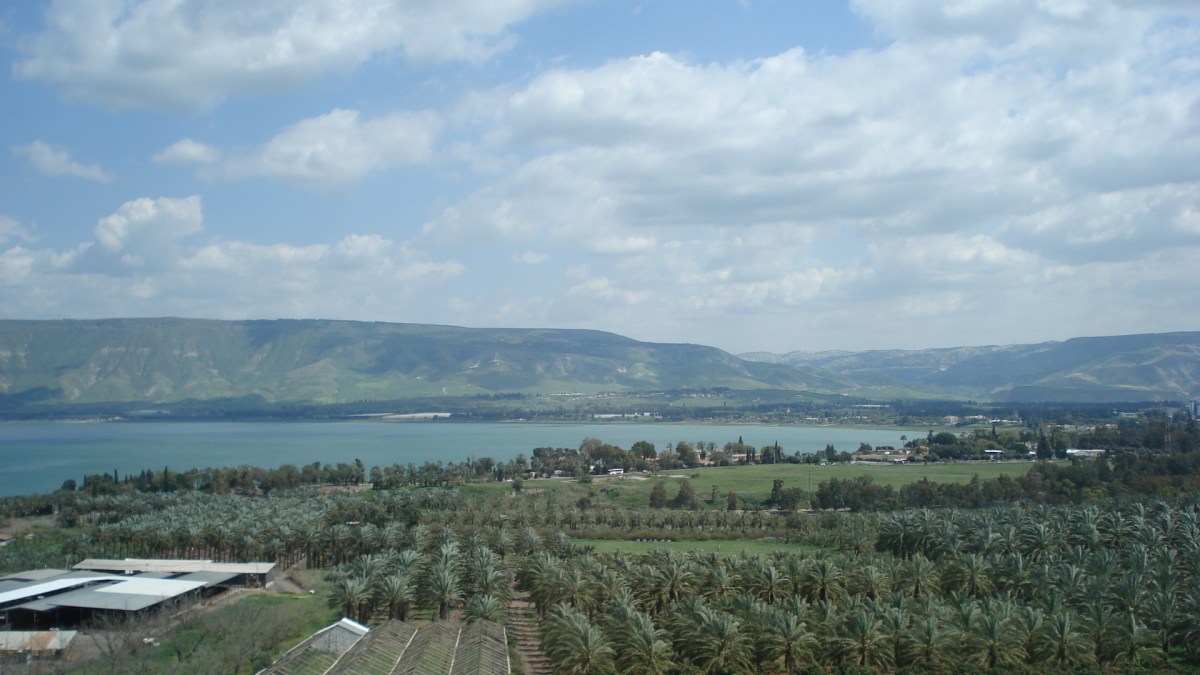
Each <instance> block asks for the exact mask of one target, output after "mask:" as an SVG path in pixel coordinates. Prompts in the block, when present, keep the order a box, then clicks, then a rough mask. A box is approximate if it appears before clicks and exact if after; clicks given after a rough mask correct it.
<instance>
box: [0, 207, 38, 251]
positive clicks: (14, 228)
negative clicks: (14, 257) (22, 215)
mask: <svg viewBox="0 0 1200 675" xmlns="http://www.w3.org/2000/svg"><path fill="white" fill-rule="evenodd" d="M9 239H20V240H22V241H25V242H32V241H33V240H34V238H33V235H31V234H30V233H29V230H28V229H26V228H25V227H22V226H21V223H19V222H17V219H16V218H13V217H11V216H6V215H4V214H3V213H0V244H3V243H4V242H6V241H8V240H9Z"/></svg>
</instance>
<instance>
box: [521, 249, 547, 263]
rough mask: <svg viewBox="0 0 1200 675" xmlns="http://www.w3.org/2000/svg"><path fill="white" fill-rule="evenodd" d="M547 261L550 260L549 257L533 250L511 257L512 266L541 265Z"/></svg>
mask: <svg viewBox="0 0 1200 675" xmlns="http://www.w3.org/2000/svg"><path fill="white" fill-rule="evenodd" d="M548 260H550V256H548V255H546V254H545V253H538V252H537V251H533V250H530V251H524V252H522V253H514V254H513V256H512V261H513V264H516V265H541V264H542V263H544V262H546V261H548Z"/></svg>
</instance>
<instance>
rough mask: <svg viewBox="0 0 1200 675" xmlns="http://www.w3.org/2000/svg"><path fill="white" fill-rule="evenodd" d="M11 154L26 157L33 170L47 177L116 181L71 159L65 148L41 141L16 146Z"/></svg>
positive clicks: (98, 181)
mask: <svg viewBox="0 0 1200 675" xmlns="http://www.w3.org/2000/svg"><path fill="white" fill-rule="evenodd" d="M13 152H14V153H16V154H18V155H23V156H24V157H26V158H27V159H28V160H29V164H30V165H31V166H33V168H34V169H37V170H38V171H39V172H41V173H44V174H46V175H47V176H73V177H75V178H84V179H86V180H90V181H95V182H97V183H111V182H113V181H115V180H116V179H117V178H116V176H114V175H112V174H111V173H109V172H107V171H105V170H104V169H102V168H100V167H99V166H98V165H96V164H81V163H80V162H77V161H75V160H74V159H71V152H70V151H69V150H67V149H66V148H63V147H53V146H50V145H48V144H46V143H44V142H43V141H34V142H32V143H30V144H28V145H18V146H16V147H14V148H13Z"/></svg>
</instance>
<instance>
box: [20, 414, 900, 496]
mask: <svg viewBox="0 0 1200 675" xmlns="http://www.w3.org/2000/svg"><path fill="white" fill-rule="evenodd" d="M923 433H924V432H922V431H914V430H911V429H909V430H906V429H863V428H837V427H820V426H759V425H722V424H653V423H645V424H629V423H607V424H566V423H564V424H530V423H519V422H513V423H498V424H484V423H468V422H450V421H439V422H97V423H40V422H39V423H24V422H12V423H3V424H0V496H8V495H17V494H31V493H36V492H50V491H52V490H55V489H57V488H58V487H60V486H61V485H62V483H63V481H64V480H66V479H68V478H74V479H75V480H76V481H77V482H82V479H83V476H84V475H85V474H95V473H110V474H111V473H112V472H113V470H114V469H115V470H116V471H117V472H118V473H119V474H120V475H121V476H125V475H127V474H135V473H140V472H141V471H142V470H143V469H152V470H155V471H161V470H162V469H163V467H164V466H169V467H170V468H171V469H172V470H174V471H183V470H187V469H191V468H194V467H206V466H237V465H240V464H249V465H253V466H261V467H268V468H274V467H278V466H281V465H283V464H294V465H296V466H303V465H305V464H311V463H313V462H321V463H322V464H337V463H339V462H346V463H352V462H353V461H354V460H355V459H356V458H357V459H361V460H362V462H363V464H365V465H366V466H367V467H368V468H370V467H372V466H390V465H392V464H408V463H410V462H412V463H416V464H421V463H423V462H426V461H431V462H436V461H442V462H457V461H462V460H465V459H471V458H473V457H475V458H477V457H492V458H495V459H498V460H509V459H512V458H513V457H516V456H517V454H518V453H522V452H523V453H525V455H526V456H527V457H528V456H531V455H532V451H533V449H534V448H536V447H542V446H549V447H575V448H577V447H579V443H580V441H582V440H583V439H584V438H587V437H588V436H594V437H596V438H599V439H601V440H603V441H604V442H606V443H612V444H614V445H618V446H621V447H623V448H628V447H630V446H631V445H633V443H635V442H636V441H642V440H644V441H649V442H651V443H654V445H655V447H657V448H659V449H662V448H664V447H665V446H666V444H667V443H675V442H678V441H690V442H692V443H696V442H698V441H705V442H708V441H711V442H713V443H715V444H716V445H717V447H721V446H723V445H725V443H727V442H730V441H736V440H737V439H738V437H739V436H740V437H742V439H743V440H744V441H745V442H746V443H749V444H750V445H753V446H756V447H762V446H764V445H771V444H774V443H775V442H778V443H779V445H780V446H781V447H782V448H783V449H784V451H785V452H787V453H789V454H790V453H793V452H796V451H800V452H802V453H809V452H814V451H817V450H823V449H824V448H825V446H826V445H829V444H832V445H833V446H834V447H836V448H837V449H838V450H846V451H854V450H856V449H857V448H858V445H859V443H863V442H866V443H870V444H871V445H893V446H897V447H899V446H900V445H902V441H901V440H900V436H901V435H904V434H907V435H908V436H909V437H912V436H913V435H914V434H916V435H923Z"/></svg>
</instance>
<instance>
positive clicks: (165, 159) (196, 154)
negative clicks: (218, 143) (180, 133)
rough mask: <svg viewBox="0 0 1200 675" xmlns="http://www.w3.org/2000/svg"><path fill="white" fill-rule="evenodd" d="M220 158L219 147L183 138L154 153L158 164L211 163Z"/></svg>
mask: <svg viewBox="0 0 1200 675" xmlns="http://www.w3.org/2000/svg"><path fill="white" fill-rule="evenodd" d="M219 159H221V149H220V148H218V147H215V146H212V145H208V144H207V143H201V142H199V141H194V140H192V139H190V138H184V139H181V140H179V141H176V142H175V143H172V144H171V145H169V146H167V147H166V148H163V149H162V150H161V151H160V152H157V153H155V154H154V157H153V160H154V161H155V162H157V163H159V164H212V163H214V162H216V161H217V160H219Z"/></svg>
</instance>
